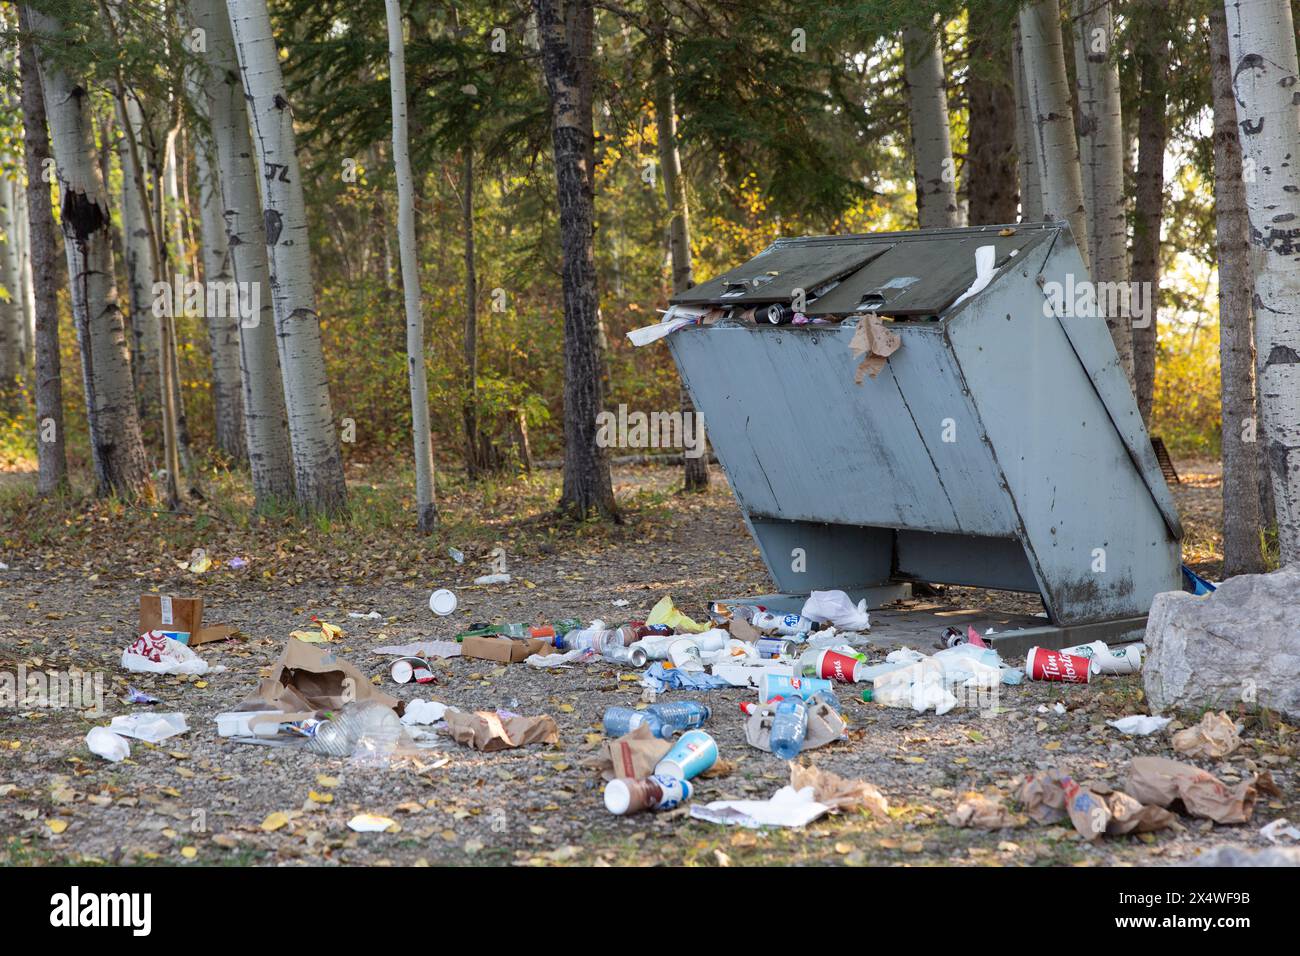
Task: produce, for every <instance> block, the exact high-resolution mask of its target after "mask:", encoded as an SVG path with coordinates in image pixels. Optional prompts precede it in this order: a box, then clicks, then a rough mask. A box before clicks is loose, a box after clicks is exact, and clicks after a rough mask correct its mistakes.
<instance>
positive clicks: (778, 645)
mask: <svg viewBox="0 0 1300 956" xmlns="http://www.w3.org/2000/svg"><path fill="white" fill-rule="evenodd" d="M754 647H755V648H756V649H757V650H758V656H759V657H785V656H786V655H789V654H793V653H794V645H793V644H791V643H790V642H789V641H783V640H781V638H779V637H760V638H759V639H758V640H757V641H755V642H754Z"/></svg>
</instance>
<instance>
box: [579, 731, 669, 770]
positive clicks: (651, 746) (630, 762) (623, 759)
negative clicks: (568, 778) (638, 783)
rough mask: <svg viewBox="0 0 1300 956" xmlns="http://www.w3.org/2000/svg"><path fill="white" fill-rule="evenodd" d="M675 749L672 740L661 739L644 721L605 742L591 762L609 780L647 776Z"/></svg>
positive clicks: (593, 767) (594, 768)
mask: <svg viewBox="0 0 1300 956" xmlns="http://www.w3.org/2000/svg"><path fill="white" fill-rule="evenodd" d="M672 749H673V745H672V742H671V741H668V740H660V739H659V738H658V737H656V736H655V735H654V734H652V733H651V732H650V728H649V727H647V726H646V725H645V724H641V725H639V726H637V727H634V728H632V731H631V732H630V733H626V734H624V735H623V736H622V737H619V738H618V739H617V740H606V741H604V742H602V743H601V745H600V751H599V753H597V754H596V756H595V758H594V759H593V762H592V765H591V766H592V769H593V770H596V771H598V772H599V773H600V775H601V777H603V778H604V779H606V780H613V779H614V778H616V777H646V776H649V775H650V774H652V773H654V769H655V765H656V764H657V763H659V761H660V760H662V759H663V756H664V754H666V753H668V751H670V750H672Z"/></svg>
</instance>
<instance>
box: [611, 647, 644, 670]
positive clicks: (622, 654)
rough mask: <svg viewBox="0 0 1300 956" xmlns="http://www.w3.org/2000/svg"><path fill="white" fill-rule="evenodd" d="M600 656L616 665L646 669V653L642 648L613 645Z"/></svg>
mask: <svg viewBox="0 0 1300 956" xmlns="http://www.w3.org/2000/svg"><path fill="white" fill-rule="evenodd" d="M600 656H601V657H602V658H604V659H605V660H607V661H610V662H612V663H614V664H629V665H631V666H632V667H645V664H646V661H647V660H648V658H647V657H646V652H645V650H644V649H643V648H640V647H621V646H618V645H613V646H610V647H606V648H605V649H604V650H603V651H601V652H600Z"/></svg>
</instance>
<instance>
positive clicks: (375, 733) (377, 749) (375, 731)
mask: <svg viewBox="0 0 1300 956" xmlns="http://www.w3.org/2000/svg"><path fill="white" fill-rule="evenodd" d="M401 736H402V722H401V721H400V720H399V719H398V717H397V714H395V713H393V711H392V709H391V708H389V707H385V706H384V705H383V704H381V703H379V702H378V701H373V700H367V701H353V702H352V703H350V704H346V705H344V707H343V709H342V710H340V711H338V712H337V713H335V714H333V715H332V716H331V717H330V718H329V719H328V720H322V721H321V722H320V723H318V724H316V725H315V727H314V732H313V733H312V735H311V737H310V739H309V740H308V741H307V749H308V750H310V751H311V752H312V753H316V754H320V755H321V756H324V757H353V758H354V759H356V760H358V761H360V762H362V763H367V764H386V763H388V761H389V760H390V759H391V758H392V754H393V751H394V750H396V749H397V744H398V741H399V740H400V739H401Z"/></svg>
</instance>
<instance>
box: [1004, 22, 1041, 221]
mask: <svg viewBox="0 0 1300 956" xmlns="http://www.w3.org/2000/svg"><path fill="white" fill-rule="evenodd" d="M1011 72H1012V74H1013V76H1014V79H1015V93H1016V154H1017V157H1016V158H1017V159H1018V161H1019V162H1018V170H1017V171H1018V172H1019V174H1020V176H1019V178H1020V218H1021V219H1022V220H1023V221H1024V222H1041V221H1042V218H1043V184H1042V182H1041V180H1040V179H1039V177H1038V149H1037V147H1036V146H1035V145H1034V122H1033V119H1032V118H1031V117H1030V115H1029V89H1028V87H1027V86H1026V84H1025V60H1024V51H1023V47H1022V44H1021V40H1020V26H1019V24H1017V25H1016V35H1015V40H1014V41H1013V42H1012V45H1011Z"/></svg>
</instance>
